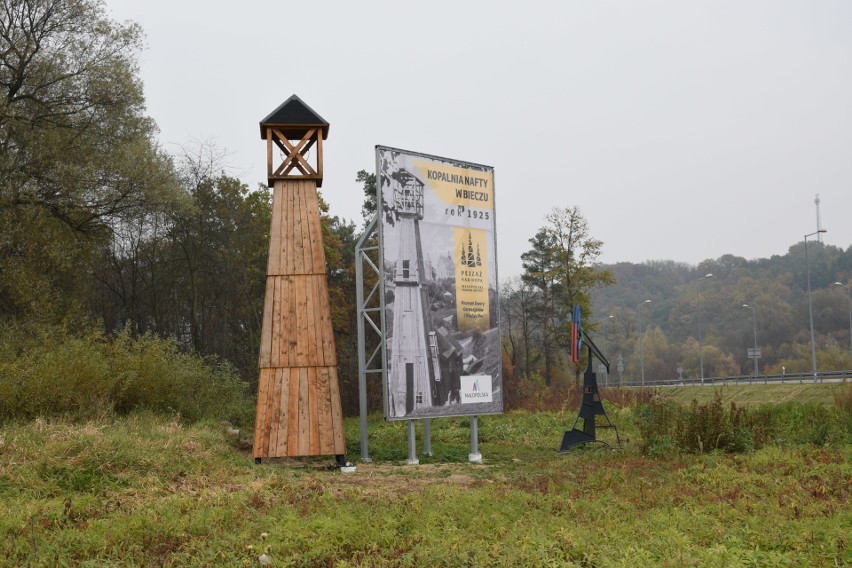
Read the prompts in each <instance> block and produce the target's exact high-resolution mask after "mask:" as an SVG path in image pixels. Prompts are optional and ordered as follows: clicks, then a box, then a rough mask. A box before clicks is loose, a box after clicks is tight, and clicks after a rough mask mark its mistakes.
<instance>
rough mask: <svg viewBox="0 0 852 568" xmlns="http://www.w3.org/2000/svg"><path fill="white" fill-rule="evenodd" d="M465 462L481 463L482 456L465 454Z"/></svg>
mask: <svg viewBox="0 0 852 568" xmlns="http://www.w3.org/2000/svg"><path fill="white" fill-rule="evenodd" d="M467 461H469V462H470V463H482V454H467Z"/></svg>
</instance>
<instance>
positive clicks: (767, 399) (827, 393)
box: [659, 383, 844, 406]
mask: <svg viewBox="0 0 852 568" xmlns="http://www.w3.org/2000/svg"><path fill="white" fill-rule="evenodd" d="M842 388H844V385H843V383H816V384H784V385H781V384H769V385H762V384H761V385H734V384H731V385H712V386H711V385H707V386H703V387H701V386H689V387H667V388H662V389H659V392H660V393H661V394H663V395H665V396H670V397H672V398H673V399H674V400H675V401H677V402H681V403H684V404H689V403H690V402H691V401H692V400H693V399H695V400H697V401H698V402H699V403H707V402H710V401H712V400H713V399H714V398H715V396H716V393H717V392H718V393H720V394H721V397H722V402H724V403H725V404H728V403H730V402H736V403H737V404H738V405H750V406H751V405H759V404H780V403H784V402H797V403H813V404H824V405H831V404H834V393H835V392H837V391H838V390H840V389H842Z"/></svg>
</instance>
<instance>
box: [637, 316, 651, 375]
mask: <svg viewBox="0 0 852 568" xmlns="http://www.w3.org/2000/svg"><path fill="white" fill-rule="evenodd" d="M650 303H651V300H645V301H644V302H642V303H641V304H639V305H637V306H636V317H637V319H638V320H639V369H641V372H642V386H643V387H644V386H645V355H644V353H643V352H642V312H641V311H640V310H639V308H641V307H642V306H643V305H645V304H650Z"/></svg>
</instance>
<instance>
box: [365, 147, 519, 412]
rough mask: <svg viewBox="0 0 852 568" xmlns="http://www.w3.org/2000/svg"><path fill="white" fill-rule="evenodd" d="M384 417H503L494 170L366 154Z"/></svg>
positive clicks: (401, 153) (395, 152) (406, 155)
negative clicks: (373, 209) (373, 212)
mask: <svg viewBox="0 0 852 568" xmlns="http://www.w3.org/2000/svg"><path fill="white" fill-rule="evenodd" d="M376 165H377V176H376V181H377V189H378V195H377V198H378V203H379V206H380V213H379V214H380V217H381V218H380V223H379V226H380V239H381V247H382V259H383V267H382V273H383V279H382V286H383V290H384V301H385V326H386V328H385V330H386V341H387V346H386V347H387V362H386V363H387V366H386V368H387V375H386V376H387V379H386V383H385V385H384V386H385V388H384V399H385V400H384V405H385V416H386V418H388V419H391V420H393V419H407V418H421V417H433V416H463V415H482V414H494V413H499V412H502V410H503V389H502V386H503V385H502V381H501V376H500V325H499V314H498V301H497V255H496V232H495V217H494V215H495V207H494V170H493V168H491V167H488V166H482V165H478V164H471V163H468V162H461V161H457V160H450V159H447V158H439V157H436V156H430V155H426V154H420V153H415V152H409V151H405V150H399V149H395V148H387V147H383V146H377V147H376Z"/></svg>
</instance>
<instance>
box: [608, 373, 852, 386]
mask: <svg viewBox="0 0 852 568" xmlns="http://www.w3.org/2000/svg"><path fill="white" fill-rule="evenodd" d="M613 378H614V377H612V376H611V375H610V377H609V379H610V380H609V381H607V382H608V386H611V387H618V386H624V387H641V386H645V387H684V386H720V385H748V384H751V385H758V384H760V385H764V384H769V383H775V384H786V383H822V382H832V383H837V382H844V383H845V382H846V381H847V380H852V370H847V371H819V372H817V373H816V374H814V373H812V372H807V373H783V374H780V375H758V376H757V377H755V376H754V375H737V376H732V377H704V380H701V379H683V380H679V379H669V380H656V381H654V380H645V383H644V384H643V383H641V382H639V381H624V383H619V382H618V381H617V380H615V381H613V380H611V379H613Z"/></svg>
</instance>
